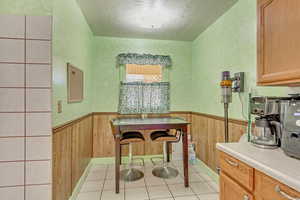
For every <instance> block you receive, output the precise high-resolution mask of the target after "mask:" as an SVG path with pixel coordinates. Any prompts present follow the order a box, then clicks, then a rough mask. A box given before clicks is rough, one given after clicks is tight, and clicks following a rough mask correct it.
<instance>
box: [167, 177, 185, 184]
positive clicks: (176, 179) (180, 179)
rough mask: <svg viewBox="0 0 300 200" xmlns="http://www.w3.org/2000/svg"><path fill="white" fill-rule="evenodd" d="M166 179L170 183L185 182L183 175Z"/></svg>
mask: <svg viewBox="0 0 300 200" xmlns="http://www.w3.org/2000/svg"><path fill="white" fill-rule="evenodd" d="M165 181H166V183H167V184H168V185H174V184H183V182H184V180H183V178H182V176H177V177H176V178H170V179H165Z"/></svg>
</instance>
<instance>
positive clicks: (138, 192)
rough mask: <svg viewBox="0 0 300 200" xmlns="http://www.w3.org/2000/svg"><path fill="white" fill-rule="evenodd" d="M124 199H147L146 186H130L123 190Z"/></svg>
mask: <svg viewBox="0 0 300 200" xmlns="http://www.w3.org/2000/svg"><path fill="white" fill-rule="evenodd" d="M125 199H126V200H143V199H149V196H148V192H147V190H146V188H132V189H128V190H126V191H125Z"/></svg>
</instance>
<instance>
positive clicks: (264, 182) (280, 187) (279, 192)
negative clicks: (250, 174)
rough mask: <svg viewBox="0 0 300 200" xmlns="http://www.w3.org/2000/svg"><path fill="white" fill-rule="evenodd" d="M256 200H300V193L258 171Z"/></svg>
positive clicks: (256, 176) (256, 174)
mask: <svg viewBox="0 0 300 200" xmlns="http://www.w3.org/2000/svg"><path fill="white" fill-rule="evenodd" d="M255 186H256V191H255V196H256V200H274V199H276V200H292V199H295V200H297V199H300V193H299V192H296V191H295V190H293V189H291V188H289V187H287V186H286V185H284V184H282V183H280V182H278V181H276V180H275V179H273V178H271V177H269V176H267V175H265V174H263V173H261V172H259V171H256V173H255Z"/></svg>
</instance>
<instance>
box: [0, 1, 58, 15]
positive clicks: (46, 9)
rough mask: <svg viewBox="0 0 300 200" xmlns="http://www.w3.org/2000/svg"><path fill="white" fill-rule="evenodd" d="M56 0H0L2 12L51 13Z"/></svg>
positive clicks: (19, 13)
mask: <svg viewBox="0 0 300 200" xmlns="http://www.w3.org/2000/svg"><path fill="white" fill-rule="evenodd" d="M53 1H54V0H0V13H1V14H15V15H51V14H52V4H53Z"/></svg>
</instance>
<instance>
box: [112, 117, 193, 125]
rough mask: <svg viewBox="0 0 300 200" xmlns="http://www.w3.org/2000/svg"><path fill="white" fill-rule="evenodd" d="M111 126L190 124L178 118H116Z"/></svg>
mask: <svg viewBox="0 0 300 200" xmlns="http://www.w3.org/2000/svg"><path fill="white" fill-rule="evenodd" d="M112 123H113V126H128V125H153V124H155V125H161V124H162V125H163V124H168V125H170V124H190V123H189V122H187V121H186V120H184V119H182V118H179V117H157V118H156V117H155V118H117V119H114V120H113V121H112Z"/></svg>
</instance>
